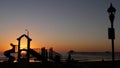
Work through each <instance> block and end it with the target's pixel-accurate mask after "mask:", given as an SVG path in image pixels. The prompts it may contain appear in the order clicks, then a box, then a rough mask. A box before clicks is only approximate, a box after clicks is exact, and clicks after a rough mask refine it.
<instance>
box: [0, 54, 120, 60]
mask: <svg viewBox="0 0 120 68" xmlns="http://www.w3.org/2000/svg"><path fill="white" fill-rule="evenodd" d="M12 55H13V56H15V57H16V59H17V54H12ZM61 55H62V61H63V62H64V61H65V60H66V59H67V57H68V54H67V53H64V54H63V53H62V54H61ZM71 58H72V59H74V60H77V61H79V62H86V61H87V62H88V61H103V60H104V61H112V59H111V58H112V54H111V53H105V52H81V53H79V54H72V55H71ZM6 60H8V58H7V57H5V56H4V55H3V53H0V62H3V61H6ZM115 60H120V53H119V52H117V53H115ZM30 61H32V62H38V61H35V60H34V59H33V58H31V60H30Z"/></svg>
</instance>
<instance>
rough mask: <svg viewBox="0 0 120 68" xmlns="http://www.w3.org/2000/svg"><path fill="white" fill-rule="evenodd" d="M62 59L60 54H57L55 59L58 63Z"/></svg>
mask: <svg viewBox="0 0 120 68" xmlns="http://www.w3.org/2000/svg"><path fill="white" fill-rule="evenodd" d="M60 59H61V57H60V55H55V57H54V61H55V62H56V63H60Z"/></svg>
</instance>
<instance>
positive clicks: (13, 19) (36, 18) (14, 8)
mask: <svg viewBox="0 0 120 68" xmlns="http://www.w3.org/2000/svg"><path fill="white" fill-rule="evenodd" d="M110 3H112V4H113V6H114V7H115V8H116V10H117V11H116V14H115V21H114V27H115V31H116V33H115V34H116V39H115V51H119V52H120V0H0V51H2V52H3V51H5V50H8V49H10V48H11V47H10V43H13V44H15V45H17V44H18V41H17V40H16V39H17V38H18V37H19V36H21V35H22V34H26V33H27V32H26V31H25V29H27V30H28V31H29V34H30V35H29V36H30V38H32V41H31V48H41V47H46V48H47V49H49V48H50V47H53V48H54V50H56V51H58V52H68V51H69V50H75V51H79V52H81V51H82V52H83V51H84V52H91V51H102V52H104V51H111V40H109V39H108V28H109V27H110V21H109V18H108V16H109V15H108V13H107V9H108V8H109V6H110ZM23 43H25V42H24V41H23Z"/></svg>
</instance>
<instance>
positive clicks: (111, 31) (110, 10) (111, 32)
mask: <svg viewBox="0 0 120 68" xmlns="http://www.w3.org/2000/svg"><path fill="white" fill-rule="evenodd" d="M107 12H108V13H109V19H110V23H111V28H108V38H109V39H111V43H112V62H113V64H114V61H115V55H114V40H115V29H114V24H113V22H114V18H115V12H116V9H115V8H114V7H113V6H112V3H111V4H110V7H109V8H108V10H107Z"/></svg>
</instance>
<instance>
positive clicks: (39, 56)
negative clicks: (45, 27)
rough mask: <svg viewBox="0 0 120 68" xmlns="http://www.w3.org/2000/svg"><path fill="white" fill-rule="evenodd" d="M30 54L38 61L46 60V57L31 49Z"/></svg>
mask: <svg viewBox="0 0 120 68" xmlns="http://www.w3.org/2000/svg"><path fill="white" fill-rule="evenodd" d="M30 54H31V55H32V56H34V57H36V58H37V59H38V60H44V57H43V56H42V55H40V54H39V53H37V52H36V51H35V50H33V49H30Z"/></svg>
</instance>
